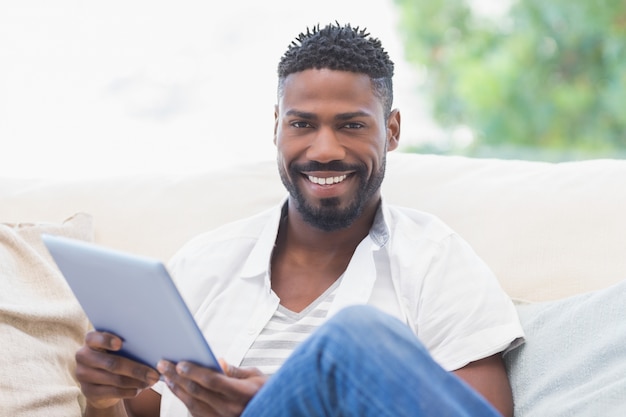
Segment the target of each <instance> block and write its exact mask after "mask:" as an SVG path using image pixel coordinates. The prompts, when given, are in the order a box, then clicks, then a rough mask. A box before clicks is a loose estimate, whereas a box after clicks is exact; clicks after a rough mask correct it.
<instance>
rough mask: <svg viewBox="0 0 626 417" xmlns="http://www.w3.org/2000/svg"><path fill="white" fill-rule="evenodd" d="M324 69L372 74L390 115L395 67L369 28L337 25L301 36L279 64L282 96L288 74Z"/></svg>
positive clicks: (279, 92)
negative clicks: (369, 31)
mask: <svg viewBox="0 0 626 417" xmlns="http://www.w3.org/2000/svg"><path fill="white" fill-rule="evenodd" d="M323 68H327V69H331V70H337V71H350V72H356V73H360V74H366V75H368V76H369V77H370V79H371V80H372V87H373V89H374V93H375V94H376V95H377V96H378V97H379V98H380V99H381V101H382V104H383V110H384V112H385V117H387V116H388V115H389V113H390V112H391V106H392V103H393V83H392V78H393V69H394V64H393V62H392V61H391V59H390V58H389V55H388V54H387V52H386V51H385V50H384V49H383V47H382V43H381V42H380V40H378V39H376V38H373V37H371V36H370V34H369V33H368V32H367V30H366V29H360V28H359V27H354V28H353V27H352V26H350V24H347V25H343V26H342V25H340V24H339V23H335V24H328V25H327V26H325V27H323V28H320V26H319V25H317V26H314V27H313V28H307V30H306V32H302V33H300V34H299V35H298V36H297V37H296V38H295V40H294V41H293V42H292V43H291V44H290V45H289V47H288V48H287V51H286V52H285V53H284V55H283V56H282V57H281V59H280V62H279V63H278V94H279V95H281V94H282V88H283V83H284V81H285V78H286V77H287V76H288V75H290V74H293V73H296V72H300V71H304V70H307V69H323Z"/></svg>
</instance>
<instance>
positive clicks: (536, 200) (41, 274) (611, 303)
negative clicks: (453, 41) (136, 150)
mask: <svg viewBox="0 0 626 417" xmlns="http://www.w3.org/2000/svg"><path fill="white" fill-rule="evenodd" d="M284 195H285V191H284V188H283V187H282V184H281V182H280V180H279V177H278V174H277V171H276V166H275V162H274V161H272V160H261V161H258V162H255V163H246V164H239V165H233V166H232V167H230V168H228V169H220V170H211V169H210V168H207V171H206V172H204V173H201V174H188V175H165V174H163V175H159V174H151V175H144V176H134V177H123V176H114V175H112V176H111V177H108V178H103V179H88V180H81V179H75V180H71V181H70V180H46V179H13V178H4V179H3V178H0V222H1V223H2V225H1V227H2V229H1V230H0V231H1V232H2V233H0V238H1V239H2V240H0V282H2V284H1V285H0V338H1V339H0V340H1V343H2V346H3V351H4V352H3V353H4V355H3V357H4V359H3V365H2V366H1V367H0V416H11V417H21V416H28V417H33V416H35V417H36V416H46V417H50V416H63V417H71V416H78V415H80V412H81V409H82V408H83V407H84V399H83V398H82V397H81V395H80V391H79V389H78V386H77V384H76V381H75V379H74V375H73V367H74V364H73V355H74V352H75V350H76V349H77V348H78V346H79V345H80V344H81V343H82V336H83V334H84V332H85V331H86V329H87V328H88V326H89V323H88V322H87V320H86V318H85V317H84V314H82V310H81V309H80V307H79V306H78V304H77V303H76V301H75V300H74V299H73V296H72V295H71V293H70V292H69V290H68V289H67V286H66V285H65V283H64V281H63V279H62V277H61V276H60V274H59V273H58V270H56V269H55V266H54V265H53V264H52V262H51V260H50V258H49V255H48V254H47V252H46V251H45V249H44V248H43V246H42V244H41V241H40V238H39V235H40V233H41V232H42V231H43V232H47V233H54V234H60V235H68V236H71V237H75V238H79V239H84V240H93V241H95V242H96V243H98V244H102V245H105V246H108V247H112V248H115V249H119V250H124V251H129V252H132V253H135V254H140V255H146V256H151V257H155V258H158V259H161V260H167V259H168V258H169V257H170V256H171V255H172V254H173V253H174V252H175V251H176V249H177V248H178V247H180V246H181V245H182V244H183V243H184V242H185V241H187V240H188V239H190V238H191V237H193V236H194V235H196V234H198V233H201V232H203V231H205V230H208V229H211V228H214V227H216V226H218V225H220V224H223V223H225V222H228V221H231V220H235V219H238V218H241V217H243V216H246V215H249V214H252V213H255V212H258V211H260V210H262V209H265V208H268V207H270V206H272V205H274V204H277V202H279V201H280V199H281V198H282V197H283V196H284ZM383 195H384V198H385V199H386V200H387V201H389V202H391V203H394V204H400V205H406V206H411V207H415V208H418V209H421V210H424V211H429V212H431V213H434V214H436V215H438V216H439V217H440V218H442V219H443V220H444V221H445V222H447V223H448V224H449V225H450V226H452V227H453V228H454V229H455V230H456V231H457V232H458V233H459V234H460V235H461V236H463V237H464V238H465V239H466V240H468V241H469V242H470V244H471V245H472V246H473V247H474V248H475V250H476V251H477V253H478V254H479V255H480V256H481V257H482V258H483V259H484V260H485V261H486V262H487V263H488V264H489V266H490V267H491V268H492V269H493V270H494V272H495V273H496V275H497V277H498V279H499V280H500V282H501V285H502V286H503V288H504V289H505V290H506V292H507V293H508V294H509V296H510V297H511V298H512V299H513V300H514V301H515V302H516V303H517V308H518V311H519V312H520V318H521V320H522V324H523V325H524V328H525V331H526V336H527V337H526V343H525V344H524V345H523V346H521V347H520V348H518V349H515V350H513V351H511V352H510V353H509V354H507V355H506V357H505V360H506V365H507V371H508V372H509V377H510V379H511V384H512V387H513V393H514V400H515V408H516V415H517V416H520V417H534V416H541V417H554V416H603V417H605V416H617V415H619V416H623V415H626V377H625V375H626V330H625V329H626V322H625V320H626V307H625V306H626V283H625V281H624V278H625V277H626V256H624V252H625V251H626V217H625V215H624V214H625V213H626V161H620V160H608V159H607V160H590V161H580V162H566V163H543V162H530V161H521V160H498V159H473V158H465V157H455V156H437V155H418V154H409V153H402V152H397V151H396V152H392V153H390V154H389V156H388V162H387V177H386V180H385V183H384V185H383Z"/></svg>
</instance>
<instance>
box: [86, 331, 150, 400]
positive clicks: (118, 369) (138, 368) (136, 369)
mask: <svg viewBox="0 0 626 417" xmlns="http://www.w3.org/2000/svg"><path fill="white" fill-rule="evenodd" d="M111 340H112V339H111ZM102 341H103V340H100V339H99V336H93V337H92V340H90V343H91V345H92V346H103V345H107V343H106V342H105V343H104V344H103V343H100V342H102ZM76 365H77V366H76V373H77V377H78V378H79V380H81V378H91V375H96V376H97V377H98V378H100V377H101V376H102V375H104V374H109V378H104V379H105V381H102V382H103V383H106V384H114V385H119V386H122V387H126V386H130V387H136V388H143V387H145V386H150V385H153V384H155V383H156V382H157V381H158V380H159V373H158V372H157V371H156V370H154V369H152V368H150V367H149V366H146V365H144V364H141V363H138V362H135V361H133V360H131V359H128V358H125V357H122V356H119V355H116V354H112V353H109V352H107V351H103V350H100V349H94V348H91V347H89V346H83V347H82V348H80V349H79V350H78V351H77V352H76ZM91 369H93V370H98V371H104V372H103V373H95V372H91V373H90V370H91ZM88 381H89V382H92V381H91V379H89V380H88ZM93 382H99V380H95V381H93Z"/></svg>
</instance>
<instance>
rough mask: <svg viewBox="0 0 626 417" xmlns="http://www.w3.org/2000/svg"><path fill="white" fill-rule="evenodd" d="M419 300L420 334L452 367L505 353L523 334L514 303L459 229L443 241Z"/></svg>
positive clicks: (446, 365)
mask: <svg viewBox="0 0 626 417" xmlns="http://www.w3.org/2000/svg"><path fill="white" fill-rule="evenodd" d="M418 299H419V303H418V305H417V306H416V309H415V310H414V314H415V316H414V320H415V323H416V324H417V333H418V337H419V338H420V340H421V341H422V343H424V345H425V346H426V347H427V348H428V350H429V351H430V352H431V354H432V356H433V358H434V359H435V360H436V361H437V362H438V363H439V364H440V365H441V366H442V367H443V368H444V369H446V370H448V371H453V370H456V369H459V368H462V367H463V366H465V365H467V364H468V363H470V362H473V361H476V360H479V359H483V358H486V357H488V356H491V355H493V354H496V353H498V352H501V351H503V350H505V349H507V348H508V347H509V346H511V344H512V343H517V342H518V341H520V340H522V338H523V336H524V333H523V330H522V327H521V324H520V322H519V318H518V316H517V311H516V309H515V306H514V305H513V302H512V301H511V299H510V298H509V297H508V295H507V294H506V293H505V292H504V291H503V289H502V288H501V286H500V284H499V282H498V281H497V279H496V277H495V276H494V274H493V272H492V271H491V270H490V269H489V268H488V266H487V265H486V264H485V263H484V262H483V261H482V260H481V259H480V258H479V257H478V256H477V255H476V253H475V252H474V251H473V249H472V248H471V247H470V246H469V244H468V243H467V242H465V241H464V240H463V239H461V238H460V237H459V236H458V235H456V234H451V235H449V236H448V237H446V238H445V239H444V240H442V241H441V242H440V243H439V247H438V250H437V252H436V253H435V255H434V256H433V258H432V261H431V264H430V265H429V267H428V269H427V271H426V276H425V278H424V281H423V282H422V287H421V289H420V294H419V296H418Z"/></svg>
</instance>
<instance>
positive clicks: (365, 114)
mask: <svg viewBox="0 0 626 417" xmlns="http://www.w3.org/2000/svg"><path fill="white" fill-rule="evenodd" d="M357 117H371V114H370V113H368V112H365V111H354V112H350V113H341V114H338V115H336V116H335V119H336V120H350V119H355V118H357Z"/></svg>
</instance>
